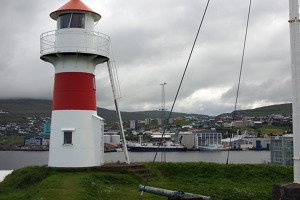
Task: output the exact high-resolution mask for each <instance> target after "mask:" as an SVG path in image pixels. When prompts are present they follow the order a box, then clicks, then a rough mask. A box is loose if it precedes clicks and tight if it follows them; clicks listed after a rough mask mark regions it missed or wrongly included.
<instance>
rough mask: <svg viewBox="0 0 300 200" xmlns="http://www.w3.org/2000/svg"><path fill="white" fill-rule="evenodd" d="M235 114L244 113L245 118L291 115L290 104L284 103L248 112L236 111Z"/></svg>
mask: <svg viewBox="0 0 300 200" xmlns="http://www.w3.org/2000/svg"><path fill="white" fill-rule="evenodd" d="M237 112H242V113H245V114H246V115H247V116H267V115H271V114H286V115H291V114H292V104H291V103H285V104H278V105H271V106H264V107H260V108H255V109H248V110H238V111H237Z"/></svg>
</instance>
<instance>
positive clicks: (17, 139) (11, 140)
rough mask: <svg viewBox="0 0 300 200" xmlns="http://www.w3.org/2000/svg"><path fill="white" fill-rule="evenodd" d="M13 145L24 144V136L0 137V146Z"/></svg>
mask: <svg viewBox="0 0 300 200" xmlns="http://www.w3.org/2000/svg"><path fill="white" fill-rule="evenodd" d="M15 143H24V136H20V135H9V136H0V144H15Z"/></svg>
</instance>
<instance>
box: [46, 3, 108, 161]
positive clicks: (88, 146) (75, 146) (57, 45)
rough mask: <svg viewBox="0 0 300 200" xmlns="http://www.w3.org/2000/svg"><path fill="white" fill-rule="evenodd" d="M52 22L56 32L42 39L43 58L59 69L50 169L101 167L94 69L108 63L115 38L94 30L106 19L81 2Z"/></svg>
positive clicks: (54, 16) (65, 8) (69, 6)
mask: <svg viewBox="0 0 300 200" xmlns="http://www.w3.org/2000/svg"><path fill="white" fill-rule="evenodd" d="M50 17H51V18H52V19H53V20H55V21H56V22H57V28H56V30H54V31H49V32H46V33H43V34H42V35H41V38H40V45H41V47H40V53H41V54H40V58H41V59H42V60H43V61H46V62H49V63H51V64H52V65H53V66H54V68H55V78H54V90H53V103H52V117H51V118H52V119H51V133H50V147H49V162H48V165H49V166H50V167H91V166H99V165H102V164H103V163H104V146H103V131H104V120H103V119H102V118H101V117H99V116H98V115H97V106H96V84H95V67H96V65H98V64H101V63H105V62H108V61H109V43H110V39H109V37H108V36H106V35H104V34H101V33H98V32H95V31H94V26H95V24H96V23H97V22H98V21H99V20H100V18H101V15H100V14H98V13H96V12H94V11H93V10H92V9H91V8H89V7H88V6H87V5H85V4H84V3H83V2H82V1H80V0H70V1H69V2H67V3H66V4H65V5H63V6H62V7H60V8H58V9H57V10H55V11H53V12H52V13H50Z"/></svg>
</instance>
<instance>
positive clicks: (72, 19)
mask: <svg viewBox="0 0 300 200" xmlns="http://www.w3.org/2000/svg"><path fill="white" fill-rule="evenodd" d="M57 23H58V29H64V28H85V16H84V14H83V13H66V14H61V15H59V20H57Z"/></svg>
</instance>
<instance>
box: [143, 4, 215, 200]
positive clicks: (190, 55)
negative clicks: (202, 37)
mask: <svg viewBox="0 0 300 200" xmlns="http://www.w3.org/2000/svg"><path fill="white" fill-rule="evenodd" d="M209 2H210V0H208V1H207V4H206V7H205V10H204V13H203V16H202V19H201V22H200V24H199V28H198V31H197V34H196V37H195V40H194V43H193V45H192V49H191V51H190V54H189V57H188V60H187V63H186V66H185V69H184V72H183V75H182V77H181V81H180V84H179V86H178V89H177V92H176V95H175V99H174V101H173V105H172V108H171V110H170V113H169V116H168V118H167V124H169V119H170V117H171V114H172V112H173V108H174V106H175V103H176V100H177V97H178V94H179V91H180V88H181V85H182V82H183V79H184V76H185V73H186V70H187V68H188V65H189V62H190V59H191V57H192V54H193V51H194V47H195V44H196V42H197V39H198V35H199V32H200V29H201V27H202V23H203V21H204V17H205V15H206V11H207V8H208V5H209ZM165 129H166V128H165V127H164V128H163V134H162V137H161V139H163V138H164V136H165ZM160 145H161V144H160V143H159V144H158V147H157V149H156V152H155V155H154V158H153V161H152V163H151V166H150V170H149V171H150V172H149V173H151V171H152V169H153V166H154V163H155V159H156V157H157V153H158V151H159V148H160ZM147 183H148V179H146V181H145V184H144V187H145V186H146V185H147ZM143 195H144V192H143V190H142V192H141V195H140V198H139V200H142V198H143Z"/></svg>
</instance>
